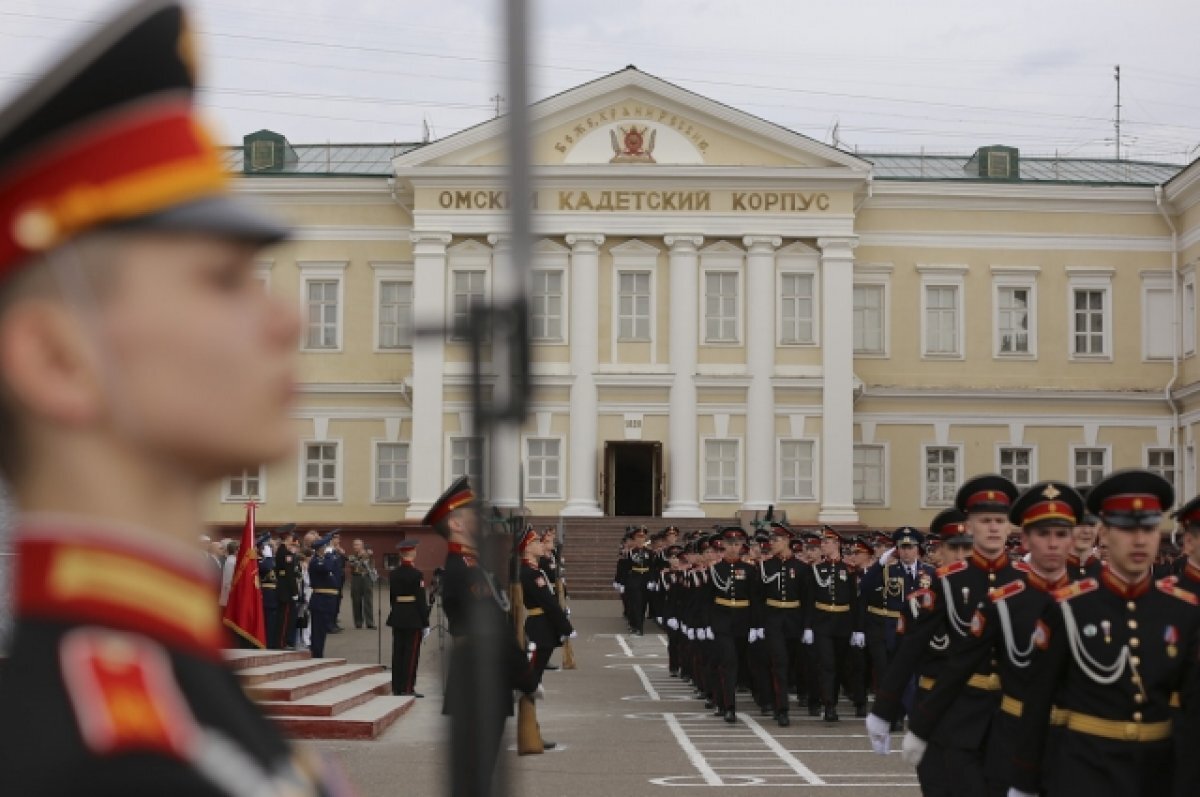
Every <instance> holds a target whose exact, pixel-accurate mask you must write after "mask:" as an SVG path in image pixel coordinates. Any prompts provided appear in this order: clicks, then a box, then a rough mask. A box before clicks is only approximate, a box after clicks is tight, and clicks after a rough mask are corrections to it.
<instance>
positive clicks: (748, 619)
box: [708, 526, 758, 723]
mask: <svg viewBox="0 0 1200 797" xmlns="http://www.w3.org/2000/svg"><path fill="white" fill-rule="evenodd" d="M745 541H746V532H745V531H743V530H742V529H741V528H738V527H736V526H731V527H728V528H725V529H723V530H722V531H721V542H722V544H723V545H724V548H723V549H722V557H721V560H720V561H719V562H716V563H715V564H713V565H712V566H711V567H709V569H708V577H709V595H710V596H711V598H712V605H711V606H709V607H708V611H709V629H710V631H711V633H712V634H714V635H715V637H716V640H715V641H716V649H717V653H718V657H719V658H718V665H717V684H716V688H715V690H714V692H715V694H714V703H715V704H716V714H717V715H718V716H723V717H724V718H725V721H726V722H729V723H732V722H736V721H737V700H736V696H737V686H738V661H739V660H741V659H742V657H743V655H744V649H745V647H746V646H747V645H748V644H749V643H750V642H751V641H752V638H751V632H753V639H754V640H757V639H758V624H757V623H756V622H755V621H756V619H757V618H756V617H755V616H754V612H753V611H752V604H753V601H754V599H755V598H756V592H757V590H756V588H755V585H756V583H757V573H755V570H754V568H753V567H751V566H750V565H748V564H746V563H745V562H743V561H742V546H743V545H744V544H745Z"/></svg>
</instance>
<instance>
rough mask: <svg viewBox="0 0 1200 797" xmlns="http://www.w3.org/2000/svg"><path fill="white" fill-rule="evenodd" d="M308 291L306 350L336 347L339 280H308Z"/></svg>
mask: <svg viewBox="0 0 1200 797" xmlns="http://www.w3.org/2000/svg"><path fill="white" fill-rule="evenodd" d="M306 284H307V290H308V326H307V334H306V335H305V338H304V347H305V348H306V349H336V348H337V347H338V315H339V314H338V293H339V292H340V291H339V287H340V281H339V280H310V281H309V282H308V283H306Z"/></svg>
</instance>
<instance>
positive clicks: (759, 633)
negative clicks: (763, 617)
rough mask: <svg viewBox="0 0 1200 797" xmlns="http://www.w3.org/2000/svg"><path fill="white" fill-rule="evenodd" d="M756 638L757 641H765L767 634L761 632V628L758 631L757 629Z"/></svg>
mask: <svg viewBox="0 0 1200 797" xmlns="http://www.w3.org/2000/svg"><path fill="white" fill-rule="evenodd" d="M758 638H759V641H761V640H764V639H766V638H767V632H766V631H764V630H763V629H761V628H760V629H758Z"/></svg>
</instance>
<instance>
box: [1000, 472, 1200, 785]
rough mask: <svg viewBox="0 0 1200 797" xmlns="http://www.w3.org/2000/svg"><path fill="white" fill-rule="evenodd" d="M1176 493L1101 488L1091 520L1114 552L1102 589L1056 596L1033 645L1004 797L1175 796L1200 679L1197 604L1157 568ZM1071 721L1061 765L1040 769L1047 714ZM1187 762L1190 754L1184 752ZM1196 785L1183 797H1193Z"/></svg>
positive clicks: (1123, 482) (1132, 483)
mask: <svg viewBox="0 0 1200 797" xmlns="http://www.w3.org/2000/svg"><path fill="white" fill-rule="evenodd" d="M1173 500H1174V490H1173V489H1172V488H1171V485H1170V483H1169V482H1167V481H1166V480H1165V479H1164V478H1162V477H1161V476H1159V475H1157V474H1155V473H1151V472H1149V471H1142V470H1126V471H1118V472H1116V473H1113V474H1111V475H1109V476H1107V477H1106V478H1104V479H1103V480H1102V481H1100V482H1099V483H1098V484H1096V485H1095V486H1094V487H1093V488H1092V490H1091V492H1090V493H1089V494H1088V498H1087V508H1088V510H1089V511H1091V512H1092V513H1093V514H1095V515H1098V516H1099V517H1100V537H1101V539H1102V540H1103V541H1104V542H1105V544H1106V545H1107V548H1108V563H1107V566H1106V567H1105V568H1104V569H1102V570H1101V571H1100V576H1099V577H1098V578H1086V579H1083V580H1082V581H1076V582H1074V583H1072V584H1070V585H1069V586H1067V587H1065V588H1063V589H1061V590H1059V591H1058V592H1057V593H1056V594H1055V598H1056V602H1055V603H1054V605H1052V606H1051V607H1050V610H1049V611H1048V612H1047V614H1046V615H1045V617H1044V618H1043V622H1042V624H1041V625H1040V626H1039V627H1038V633H1037V634H1036V635H1035V637H1034V639H1033V640H1031V641H1032V642H1033V644H1034V646H1035V647H1037V648H1038V650H1039V653H1038V655H1037V656H1036V657H1035V659H1034V663H1033V668H1032V672H1031V673H1030V676H1029V684H1030V686H1029V689H1028V691H1027V694H1026V699H1025V704H1024V708H1023V712H1022V714H1021V726H1020V732H1019V734H1018V736H1017V745H1016V754H1015V755H1014V757H1013V770H1012V784H1013V787H1012V788H1011V789H1010V790H1009V795H1011V796H1012V797H1021V796H1022V795H1033V794H1037V793H1039V792H1044V793H1045V794H1047V795H1051V797H1055V796H1056V795H1076V794H1088V795H1098V796H1099V797H1105V795H1112V796H1113V797H1116V795H1122V797H1124V795H1147V796H1148V795H1162V794H1170V793H1171V790H1172V787H1173V785H1175V786H1178V784H1173V783H1172V778H1173V774H1174V767H1173V758H1174V751H1173V745H1172V741H1171V736H1172V733H1173V730H1174V727H1173V721H1172V707H1171V703H1172V701H1173V699H1174V696H1175V695H1176V694H1180V695H1182V712H1183V717H1184V719H1185V720H1186V722H1187V724H1188V728H1189V729H1190V728H1194V727H1195V726H1194V725H1191V724H1190V723H1193V722H1195V720H1196V718H1197V712H1198V711H1200V707H1198V705H1197V699H1198V694H1197V680H1196V679H1197V678H1198V677H1200V675H1198V673H1200V611H1197V605H1198V603H1200V601H1198V600H1197V598H1196V596H1195V595H1194V594H1192V593H1191V592H1188V591H1187V590H1184V589H1182V588H1180V587H1179V586H1178V585H1177V584H1176V583H1175V580H1174V579H1163V580H1160V581H1157V582H1156V581H1154V580H1153V578H1152V576H1151V572H1150V567H1151V563H1152V562H1153V561H1154V555H1155V553H1156V551H1157V549H1158V545H1159V542H1160V534H1159V530H1158V526H1159V524H1160V523H1161V522H1162V516H1163V512H1165V511H1166V510H1167V509H1168V508H1170V506H1171V503H1172V501H1173ZM1054 706H1058V707H1059V708H1060V709H1062V711H1065V712H1066V725H1065V727H1063V728H1060V729H1059V733H1058V737H1059V740H1058V745H1057V753H1056V756H1055V759H1056V760H1055V764H1054V767H1053V770H1052V771H1051V773H1050V775H1049V777H1047V776H1046V774H1045V772H1044V769H1043V755H1044V751H1045V742H1046V737H1047V729H1048V727H1049V725H1050V723H1051V721H1052V708H1053V707H1054ZM1189 753H1190V755H1191V756H1192V757H1194V756H1195V750H1194V749H1192V750H1190V751H1189ZM1195 786H1196V784H1195V783H1190V784H1187V787H1188V788H1187V790H1186V791H1183V792H1180V791H1177V792H1176V793H1187V794H1195Z"/></svg>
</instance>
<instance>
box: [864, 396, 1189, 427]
mask: <svg viewBox="0 0 1200 797" xmlns="http://www.w3.org/2000/svg"><path fill="white" fill-rule="evenodd" d="M1160 398H1161V397H1160ZM1164 407H1165V405H1164ZM1013 421H1020V422H1021V423H1022V424H1024V425H1025V426H1051V427H1055V428H1061V429H1082V428H1083V426H1084V424H1088V423H1094V424H1096V425H1097V426H1101V427H1105V428H1111V427H1115V428H1131V427H1132V428H1138V429H1158V428H1159V427H1161V426H1163V425H1164V424H1170V423H1171V414H1170V413H1169V412H1167V410H1166V409H1165V408H1164V409H1163V414H1162V417H1160V418H1155V417H1146V416H1142V415H1084V414H1082V413H1078V412H1076V413H1064V414H1062V415H1053V414H1049V413H1029V414H1022V413H1020V412H1011V413H1006V414H1004V415H996V414H988V415H970V414H967V413H948V412H942V413H932V412H930V413H920V412H896V413H891V412H856V413H855V414H854V422H855V423H874V424H877V425H880V426H924V425H929V426H933V425H935V424H943V423H944V424H948V425H950V426H1001V427H1004V426H1008V425H1009V424H1010V423H1012V422H1013Z"/></svg>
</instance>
